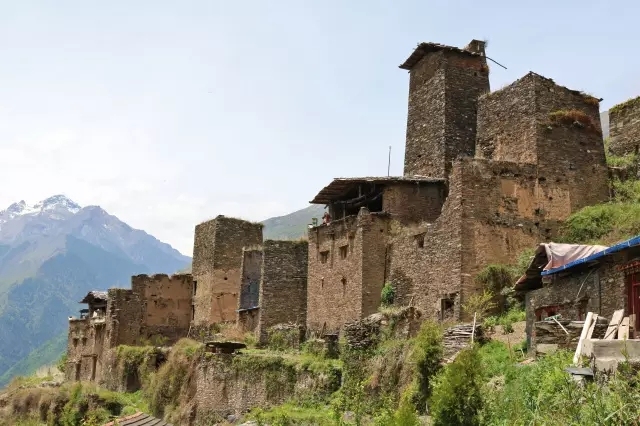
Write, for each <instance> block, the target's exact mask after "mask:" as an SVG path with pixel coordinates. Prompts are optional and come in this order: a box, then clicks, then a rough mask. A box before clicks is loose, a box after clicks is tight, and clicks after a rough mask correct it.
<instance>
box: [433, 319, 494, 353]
mask: <svg viewBox="0 0 640 426" xmlns="http://www.w3.org/2000/svg"><path fill="white" fill-rule="evenodd" d="M472 334H473V341H474V342H479V343H483V342H484V341H485V336H484V330H483V328H482V325H481V324H476V326H475V332H474V331H473V325H472V324H460V325H455V326H453V327H449V328H447V329H446V330H445V331H444V335H443V341H442V343H443V346H444V357H445V358H447V359H449V358H452V357H453V356H454V355H456V354H457V353H458V352H460V351H461V350H463V349H464V348H466V347H468V346H469V345H470V344H471V335H472Z"/></svg>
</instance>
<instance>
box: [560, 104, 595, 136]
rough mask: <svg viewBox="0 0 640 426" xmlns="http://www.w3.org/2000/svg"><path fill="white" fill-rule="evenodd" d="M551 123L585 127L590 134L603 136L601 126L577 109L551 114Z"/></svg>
mask: <svg viewBox="0 0 640 426" xmlns="http://www.w3.org/2000/svg"><path fill="white" fill-rule="evenodd" d="M549 121H551V123H552V124H556V125H558V124H564V125H573V126H576V125H577V126H580V127H583V128H585V129H587V130H589V131H590V132H594V133H597V134H599V135H601V134H602V130H601V129H600V128H599V126H596V124H595V123H594V122H593V120H592V119H591V117H590V116H588V115H587V114H585V113H584V112H582V111H580V110H577V109H570V110H564V109H563V110H559V111H554V112H552V113H550V114H549Z"/></svg>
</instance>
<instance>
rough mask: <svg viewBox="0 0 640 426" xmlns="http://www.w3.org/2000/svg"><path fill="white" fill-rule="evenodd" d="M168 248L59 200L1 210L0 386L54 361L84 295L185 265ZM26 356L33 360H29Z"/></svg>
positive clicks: (93, 209) (96, 211)
mask: <svg viewBox="0 0 640 426" xmlns="http://www.w3.org/2000/svg"><path fill="white" fill-rule="evenodd" d="M190 260H191V259H190V258H189V257H187V256H184V255H182V254H181V253H180V252H178V251H177V250H175V249H174V248H173V247H171V246H170V245H169V244H166V243H163V242H161V241H159V240H158V239H156V238H155V237H153V236H151V235H149V234H147V233H146V232H144V231H141V230H138V229H134V228H132V227H130V226H129V225H127V224H126V223H124V222H122V221H121V220H119V219H118V218H117V217H115V216H113V215H110V214H108V213H107V212H106V211H104V210H103V209H102V208H100V207H98V206H87V207H81V206H80V205H78V204H77V203H75V202H74V201H72V200H70V199H69V198H67V197H65V196H64V195H54V196H52V197H49V198H46V199H44V200H42V201H40V202H38V203H35V204H33V205H28V204H27V203H26V202H24V201H19V202H17V203H13V204H11V205H10V206H9V207H7V208H6V209H5V210H3V211H0V385H2V384H4V383H6V382H7V381H8V380H9V379H10V378H11V376H13V375H15V374H23V373H27V372H29V371H30V370H33V369H34V368H37V367H39V366H40V365H42V364H44V363H49V362H53V361H55V359H56V358H57V357H59V355H60V353H61V352H62V351H63V349H64V347H65V345H66V338H63V336H66V331H67V317H68V316H69V315H70V314H76V313H77V311H78V309H79V308H80V305H79V304H78V301H79V300H80V299H81V298H82V296H84V294H86V293H87V292H88V291H89V290H93V289H107V288H110V287H114V286H118V287H126V288H128V287H129V286H130V278H131V276H132V275H136V274H145V273H147V274H150V273H174V272H176V271H178V270H179V269H182V268H184V267H185V265H187V264H189V263H190ZM30 354H31V356H29V355H30Z"/></svg>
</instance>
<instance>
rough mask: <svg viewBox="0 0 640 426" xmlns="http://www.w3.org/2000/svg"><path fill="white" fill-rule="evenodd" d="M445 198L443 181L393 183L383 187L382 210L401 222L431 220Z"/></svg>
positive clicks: (437, 213) (440, 208)
mask: <svg viewBox="0 0 640 426" xmlns="http://www.w3.org/2000/svg"><path fill="white" fill-rule="evenodd" d="M445 198H446V188H445V185H444V183H429V184H417V183H406V182H404V183H395V184H392V185H388V186H386V187H385V188H384V192H383V195H382V210H383V211H384V212H386V213H389V214H390V215H391V216H392V217H393V218H394V219H395V220H398V221H400V222H402V223H416V222H422V221H427V222H433V221H434V220H435V219H436V218H437V217H438V216H440V211H441V210H442V204H443V203H444V200H445Z"/></svg>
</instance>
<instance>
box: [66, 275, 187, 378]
mask: <svg viewBox="0 0 640 426" xmlns="http://www.w3.org/2000/svg"><path fill="white" fill-rule="evenodd" d="M192 295H193V280H192V278H191V275H189V274H181V275H173V276H167V275H165V274H158V275H153V276H148V275H137V276H134V277H132V278H131V289H120V288H114V289H110V290H109V291H108V292H103V291H92V292H89V293H88V294H87V296H86V297H85V298H84V299H83V300H82V301H81V302H80V303H86V304H87V305H88V308H87V309H83V310H81V311H80V318H79V319H76V318H73V317H72V318H69V335H68V343H67V366H66V371H65V374H66V377H67V380H83V381H100V380H101V378H102V377H103V372H104V367H105V359H106V355H107V352H109V351H110V350H112V349H114V348H116V347H117V346H119V345H131V346H136V345H145V344H153V345H172V344H173V343H175V342H176V341H177V340H179V339H180V338H182V337H186V336H187V334H188V332H189V327H190V324H191V319H192V306H193V305H192Z"/></svg>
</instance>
